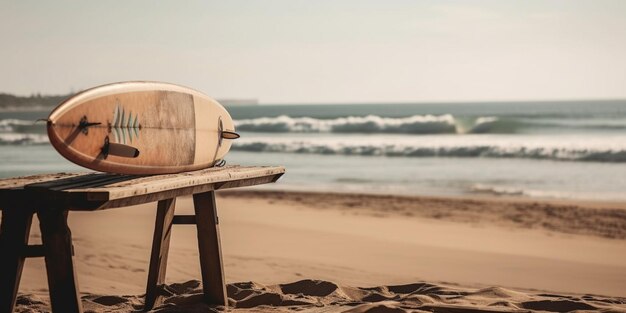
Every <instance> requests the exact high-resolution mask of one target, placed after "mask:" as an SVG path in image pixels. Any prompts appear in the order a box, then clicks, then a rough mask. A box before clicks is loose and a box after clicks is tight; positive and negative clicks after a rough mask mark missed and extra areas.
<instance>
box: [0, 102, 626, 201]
mask: <svg viewBox="0 0 626 313" xmlns="http://www.w3.org/2000/svg"><path fill="white" fill-rule="evenodd" d="M227 109H228V111H229V112H230V113H231V115H232V116H233V118H234V119H235V121H236V128H237V131H238V132H240V133H241V135H242V137H241V139H238V140H237V141H235V143H234V145H233V149H232V151H231V152H230V153H229V154H228V155H227V157H226V161H227V162H228V163H231V164H245V165H284V166H285V167H286V168H287V174H286V175H285V176H284V177H283V178H282V179H281V180H280V181H279V182H278V183H277V184H275V185H271V186H270V185H267V186H263V187H261V188H271V189H287V190H307V191H333V192H362V193H384V194H402V195H432V196H467V195H496V196H521V197H529V198H550V199H582V200H599V201H626V192H625V190H626V100H616V101H569V102H568V101H562V102H508V103H495V102H494V103H418V104H411V103H403V104H384V103H380V104H332V105H331V104H324V105H312V104H307V105H252V106H232V107H228V108H227ZM48 113H49V112H47V111H3V112H0V177H13V176H22V175H29V174H37V173H48V172H59V171H77V170H84V169H82V168H80V167H78V166H76V165H73V164H72V163H70V162H69V161H66V160H65V159H63V158H62V157H61V156H60V155H58V154H57V152H56V151H55V150H54V149H53V148H52V146H51V145H50V144H49V142H48V140H47V135H46V133H45V125H44V124H43V123H39V124H35V123H34V121H35V120H36V119H38V118H46V117H47V115H48Z"/></svg>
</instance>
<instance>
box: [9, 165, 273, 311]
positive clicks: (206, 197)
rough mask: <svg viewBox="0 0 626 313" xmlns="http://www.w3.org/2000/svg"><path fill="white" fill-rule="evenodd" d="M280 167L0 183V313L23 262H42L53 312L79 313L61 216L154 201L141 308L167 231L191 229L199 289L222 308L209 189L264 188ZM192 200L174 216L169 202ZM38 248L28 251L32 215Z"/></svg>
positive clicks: (156, 281) (151, 300)
mask: <svg viewBox="0 0 626 313" xmlns="http://www.w3.org/2000/svg"><path fill="white" fill-rule="evenodd" d="M284 172H285V169H284V168H283V167H243V166H226V167H221V168H210V169H205V170H201V171H194V172H185V173H180V174H171V175H154V176H133V175H116V174H105V173H59V174H48V175H37V176H29V177H19V178H11V179H4V180H0V209H1V210H2V225H1V228H0V313H10V312H12V311H13V309H14V306H15V300H16V297H17V291H18V287H19V283H20V277H21V275H22V268H23V265H24V260H25V258H30V257H44V258H45V263H46V271H47V276H48V287H49V292H50V302H51V306H52V311H53V312H62V313H72V312H82V304H81V301H80V296H79V290H78V285H77V280H76V271H75V269H74V260H73V257H72V256H73V254H74V253H73V252H74V251H73V245H72V236H71V232H70V229H69V227H68V224H67V216H68V212H69V211H96V210H105V209H112V208H119V207H125V206H130V205H137V204H143V203H148V202H155V201H158V205H157V214H156V223H155V229H154V239H153V242H152V254H151V258H150V269H149V272H148V282H147V287H146V298H145V309H146V310H148V309H151V308H152V307H153V306H154V305H155V304H156V303H157V302H158V300H159V294H158V291H159V288H160V287H161V286H162V285H163V284H164V282H165V270H166V264H167V256H168V250H169V242H170V229H171V227H172V225H175V224H187V225H188V224H192V225H196V227H197V232H198V250H199V255H200V267H201V273H202V289H203V292H204V296H205V301H206V302H207V303H209V304H215V305H223V306H227V303H228V302H227V297H226V288H225V284H224V270H223V264H222V255H221V249H220V238H219V227H218V218H217V210H216V205H215V193H214V192H215V190H218V189H226V188H235V187H244V186H252V185H259V184H266V183H272V182H275V181H276V180H278V178H280V176H281V175H282V174H283V173H284ZM185 195H193V203H194V209H195V215H175V214H174V206H175V203H176V197H179V196H185ZM34 214H37V217H38V218H39V220H40V228H41V237H42V244H41V245H29V244H28V237H29V233H30V227H31V223H32V218H33V215H34Z"/></svg>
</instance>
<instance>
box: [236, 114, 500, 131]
mask: <svg viewBox="0 0 626 313" xmlns="http://www.w3.org/2000/svg"><path fill="white" fill-rule="evenodd" d="M499 122H500V120H499V119H498V118H496V117H491V116H487V117H479V118H475V119H471V120H466V121H464V120H459V119H457V118H455V117H454V116H452V115H450V114H445V115H413V116H409V117H401V118H389V117H380V116H377V115H367V116H348V117H339V118H335V119H317V118H311V117H290V116H286V115H281V116H278V117H261V118H254V119H244V120H238V121H235V127H236V128H237V130H239V131H249V132H268V133H290V132H293V133H365V134H369V133H391V134H455V133H488V132H492V131H494V130H495V131H503V129H502V128H499V129H495V128H494V126H496V125H497V124H498V123H499Z"/></svg>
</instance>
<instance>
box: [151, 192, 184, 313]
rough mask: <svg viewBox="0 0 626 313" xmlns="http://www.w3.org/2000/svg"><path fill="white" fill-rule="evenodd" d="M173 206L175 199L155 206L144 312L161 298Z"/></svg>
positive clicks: (160, 202)
mask: <svg viewBox="0 0 626 313" xmlns="http://www.w3.org/2000/svg"><path fill="white" fill-rule="evenodd" d="M175 205H176V198H172V199H167V200H162V201H159V204H158V205H157V214H156V221H155V223H154V237H153V239H152V255H151V256H150V270H149V271H148V283H147V286H146V299H145V304H144V311H148V310H150V309H152V308H153V307H154V306H155V305H158V304H159V303H160V301H161V300H162V297H159V290H160V288H162V285H163V284H164V283H165V271H166V268H167V256H168V253H169V247H170V237H171V233H172V232H171V230H172V220H173V219H174V208H175Z"/></svg>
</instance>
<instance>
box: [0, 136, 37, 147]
mask: <svg viewBox="0 0 626 313" xmlns="http://www.w3.org/2000/svg"><path fill="white" fill-rule="evenodd" d="M48 142H49V140H48V136H47V135H42V134H15V133H0V146H5V145H43V144H47V143H48Z"/></svg>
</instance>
